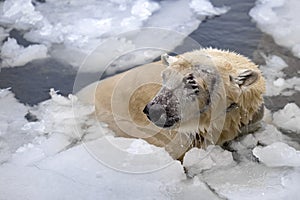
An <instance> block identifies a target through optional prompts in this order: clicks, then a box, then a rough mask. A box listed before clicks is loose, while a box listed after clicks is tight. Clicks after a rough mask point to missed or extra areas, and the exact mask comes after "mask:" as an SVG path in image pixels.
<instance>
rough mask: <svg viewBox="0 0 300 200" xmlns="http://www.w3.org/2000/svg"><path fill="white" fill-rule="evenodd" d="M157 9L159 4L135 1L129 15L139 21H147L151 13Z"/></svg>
mask: <svg viewBox="0 0 300 200" xmlns="http://www.w3.org/2000/svg"><path fill="white" fill-rule="evenodd" d="M158 9H159V4H158V3H156V2H149V1H147V0H138V1H136V2H135V3H134V4H133V6H132V8H131V14H132V15H133V16H135V17H138V18H139V19H142V20H144V19H147V18H148V17H149V16H151V15H152V13H153V12H154V11H156V10H158Z"/></svg>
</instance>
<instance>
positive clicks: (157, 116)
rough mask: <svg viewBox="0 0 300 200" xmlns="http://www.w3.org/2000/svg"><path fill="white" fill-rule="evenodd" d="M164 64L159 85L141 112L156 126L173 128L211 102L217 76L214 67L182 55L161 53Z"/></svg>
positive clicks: (197, 113)
mask: <svg viewBox="0 0 300 200" xmlns="http://www.w3.org/2000/svg"><path fill="white" fill-rule="evenodd" d="M161 60H162V63H163V64H165V65H166V66H167V67H166V69H165V70H164V71H163V72H162V80H163V82H162V87H161V89H160V91H159V92H158V93H157V94H156V96H155V97H154V98H153V99H152V100H151V101H150V102H149V103H148V104H147V105H146V106H145V108H144V110H143V112H144V113H145V114H146V115H147V117H148V119H149V120H150V121H152V122H153V123H154V124H155V125H156V126H159V127H163V128H172V127H175V126H176V125H178V124H180V123H183V122H186V121H189V120H191V119H196V118H199V116H200V114H201V113H203V112H205V111H206V110H207V109H208V108H209V105H210V103H211V97H210V93H211V92H212V91H210V90H213V89H214V88H213V87H212V86H214V87H215V86H216V84H217V79H219V77H218V75H217V73H216V71H215V69H213V68H212V67H208V66H204V65H203V66H200V65H195V64H194V63H191V62H189V61H188V60H187V59H185V58H183V57H182V56H177V57H173V56H169V55H167V54H164V55H162V56H161Z"/></svg>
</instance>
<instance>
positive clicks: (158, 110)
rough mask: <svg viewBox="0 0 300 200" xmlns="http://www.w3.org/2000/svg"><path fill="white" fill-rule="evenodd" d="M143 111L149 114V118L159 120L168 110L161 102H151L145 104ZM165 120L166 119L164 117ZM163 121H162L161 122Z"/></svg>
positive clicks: (154, 120) (153, 120)
mask: <svg viewBox="0 0 300 200" xmlns="http://www.w3.org/2000/svg"><path fill="white" fill-rule="evenodd" d="M143 112H144V113H145V114H146V115H147V117H148V119H149V120H151V121H152V122H154V123H155V122H159V121H160V120H162V119H161V118H162V116H163V115H166V111H165V109H164V108H163V106H161V105H159V104H153V103H149V104H147V105H146V106H145V108H144V110H143ZM163 120H164V121H165V120H166V119H163ZM161 123H162V122H161Z"/></svg>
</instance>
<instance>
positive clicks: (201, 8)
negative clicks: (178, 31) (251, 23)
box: [189, 0, 229, 16]
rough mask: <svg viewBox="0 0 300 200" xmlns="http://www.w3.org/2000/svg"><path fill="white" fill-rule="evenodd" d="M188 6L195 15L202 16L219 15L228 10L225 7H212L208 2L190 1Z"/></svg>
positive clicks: (206, 0) (205, 0)
mask: <svg viewBox="0 0 300 200" xmlns="http://www.w3.org/2000/svg"><path fill="white" fill-rule="evenodd" d="M189 5H190V7H191V8H192V10H194V11H195V12H196V13H197V14H199V15H204V16H214V15H221V14H224V13H226V12H227V11H228V10H229V7H226V6H223V7H220V8H217V7H214V6H213V5H212V4H211V2H210V1H208V0H191V1H190V3H189Z"/></svg>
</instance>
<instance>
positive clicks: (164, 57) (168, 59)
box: [160, 53, 178, 66]
mask: <svg viewBox="0 0 300 200" xmlns="http://www.w3.org/2000/svg"><path fill="white" fill-rule="evenodd" d="M160 58H161V61H162V63H163V64H164V65H166V66H170V65H171V64H172V63H174V62H176V61H177V60H178V58H176V57H174V56H169V55H168V54H166V53H165V54H162V55H161V56H160Z"/></svg>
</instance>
